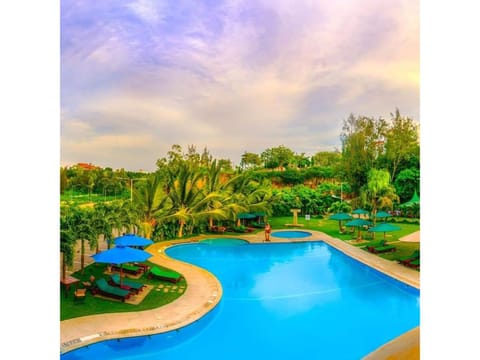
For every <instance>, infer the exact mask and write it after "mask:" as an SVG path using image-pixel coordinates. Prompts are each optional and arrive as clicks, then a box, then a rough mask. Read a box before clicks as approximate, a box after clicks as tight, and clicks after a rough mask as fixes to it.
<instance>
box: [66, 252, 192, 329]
mask: <svg viewBox="0 0 480 360" xmlns="http://www.w3.org/2000/svg"><path fill="white" fill-rule="evenodd" d="M146 263H147V264H149V265H150V266H152V265H153V264H151V263H149V262H148V261H147V262H146ZM156 266H158V265H156ZM105 269H106V264H99V263H93V264H91V265H89V266H87V267H85V269H84V273H83V275H81V274H80V272H76V273H73V274H72V276H74V277H76V278H78V279H80V280H81V281H88V279H89V278H90V276H91V275H93V276H95V278H96V279H99V278H101V277H104V278H105V279H107V280H108V278H109V275H105V274H104V272H105ZM132 280H133V281H138V282H141V283H143V284H149V285H153V286H154V288H153V289H152V290H151V291H150V292H149V293H148V295H147V296H146V297H145V299H143V301H142V302H141V303H140V304H138V305H132V304H125V303H122V302H120V301H117V300H108V299H102V298H98V297H94V296H93V295H92V294H91V293H90V292H89V291H87V296H86V298H85V301H83V302H81V303H80V302H75V301H74V297H73V291H74V287H75V285H73V286H72V287H71V288H70V291H69V294H68V297H67V298H66V297H65V293H64V290H63V287H62V289H61V291H60V320H66V319H71V318H75V317H79V316H86V315H93V314H104V313H114V312H129V311H141V310H148V309H154V308H157V307H159V306H161V305H165V304H168V303H170V302H172V301H173V300H175V299H176V298H178V297H179V296H180V295H181V294H182V293H179V292H175V291H173V290H172V292H163V291H156V289H157V288H158V285H160V284H163V285H164V286H165V285H167V286H168V285H170V287H171V285H177V289H178V286H185V288H186V286H187V284H186V282H185V279H183V278H182V280H180V281H179V282H178V283H176V284H172V283H170V282H167V281H161V280H156V279H152V280H150V279H148V278H147V276H146V275H145V274H143V275H142V277H141V278H139V279H138V280H137V279H132Z"/></svg>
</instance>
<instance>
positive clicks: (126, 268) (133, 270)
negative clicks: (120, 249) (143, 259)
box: [112, 264, 143, 275]
mask: <svg viewBox="0 0 480 360" xmlns="http://www.w3.org/2000/svg"><path fill="white" fill-rule="evenodd" d="M112 270H113V271H120V266H118V265H113V266H112ZM121 270H122V272H124V273H128V274H132V275H138V274H141V273H142V272H143V268H142V267H140V266H135V265H129V264H123V265H122V266H121Z"/></svg>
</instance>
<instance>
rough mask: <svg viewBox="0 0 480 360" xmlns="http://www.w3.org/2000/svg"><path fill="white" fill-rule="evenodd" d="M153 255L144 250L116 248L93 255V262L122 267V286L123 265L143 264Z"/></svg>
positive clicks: (126, 247)
mask: <svg viewBox="0 0 480 360" xmlns="http://www.w3.org/2000/svg"><path fill="white" fill-rule="evenodd" d="M152 256H153V255H152V254H150V253H149V252H147V251H144V250H138V249H134V248H131V247H128V246H116V247H114V248H112V249H109V250H105V251H101V252H99V253H98V254H95V255H91V257H92V258H93V260H95V261H96V262H98V263H106V264H115V265H120V284H121V283H122V277H123V276H122V273H123V272H122V264H125V263H128V262H142V261H145V260H147V259H149V258H150V257H152Z"/></svg>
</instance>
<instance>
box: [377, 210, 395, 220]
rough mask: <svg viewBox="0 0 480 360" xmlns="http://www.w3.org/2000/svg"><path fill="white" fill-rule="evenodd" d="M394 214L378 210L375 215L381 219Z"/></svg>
mask: <svg viewBox="0 0 480 360" xmlns="http://www.w3.org/2000/svg"><path fill="white" fill-rule="evenodd" d="M390 216H392V215H390V214H389V213H387V212H385V211H379V212H377V214H376V215H375V217H377V218H379V219H384V218H388V217H390Z"/></svg>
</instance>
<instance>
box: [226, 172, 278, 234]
mask: <svg viewBox="0 0 480 360" xmlns="http://www.w3.org/2000/svg"><path fill="white" fill-rule="evenodd" d="M232 186H233V188H232V197H231V199H230V203H233V204H236V205H237V206H238V207H239V208H241V209H243V210H242V211H251V212H266V213H267V214H268V213H270V209H271V204H272V202H273V201H274V200H275V198H276V197H275V195H274V194H273V189H272V187H271V186H270V185H269V184H268V182H267V181H265V182H263V183H259V182H258V181H255V180H253V179H252V178H251V175H250V173H243V174H242V175H241V176H239V177H238V178H236V179H235V181H234V182H233V183H232ZM237 214H238V212H235V217H236V215H237ZM239 225H240V219H238V218H237V226H239Z"/></svg>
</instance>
